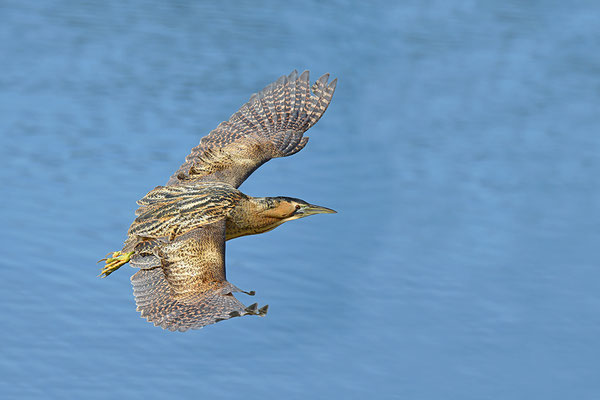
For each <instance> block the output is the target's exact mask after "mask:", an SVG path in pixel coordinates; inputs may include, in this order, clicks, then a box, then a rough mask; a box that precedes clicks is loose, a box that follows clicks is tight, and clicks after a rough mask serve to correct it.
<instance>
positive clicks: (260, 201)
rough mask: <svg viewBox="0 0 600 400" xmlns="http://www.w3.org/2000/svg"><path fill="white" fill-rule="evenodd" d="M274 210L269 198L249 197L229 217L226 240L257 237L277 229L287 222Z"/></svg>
mask: <svg viewBox="0 0 600 400" xmlns="http://www.w3.org/2000/svg"><path fill="white" fill-rule="evenodd" d="M272 210H273V204H272V200H271V199H270V198H269V197H248V198H247V199H244V200H243V201H240V202H239V203H238V204H236V206H235V207H234V209H233V210H232V211H231V212H230V214H229V216H228V217H227V223H226V227H225V239H226V240H229V239H234V238H237V237H241V236H247V235H257V234H259V233H264V232H268V231H270V230H273V229H275V228H277V227H278V226H279V225H281V224H282V223H283V222H285V220H283V219H282V218H279V217H278V214H277V212H272Z"/></svg>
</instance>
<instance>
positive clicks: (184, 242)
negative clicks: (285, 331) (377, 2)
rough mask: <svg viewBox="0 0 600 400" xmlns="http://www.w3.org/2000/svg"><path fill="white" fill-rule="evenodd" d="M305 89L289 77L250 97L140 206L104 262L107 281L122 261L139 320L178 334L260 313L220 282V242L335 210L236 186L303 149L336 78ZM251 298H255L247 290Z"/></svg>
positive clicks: (303, 81) (303, 78) (303, 80)
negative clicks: (272, 162)
mask: <svg viewBox="0 0 600 400" xmlns="http://www.w3.org/2000/svg"><path fill="white" fill-rule="evenodd" d="M327 80H328V75H324V76H323V77H321V78H320V79H319V80H317V82H316V83H315V84H314V85H313V86H312V88H310V87H309V85H308V71H305V72H304V73H303V74H301V75H300V76H298V74H297V72H296V71H294V72H292V74H290V75H289V76H287V77H286V76H283V77H281V78H280V79H279V80H278V81H277V82H274V83H272V84H271V85H268V86H267V87H266V88H265V89H264V90H263V91H261V92H259V93H257V94H255V95H253V96H252V97H251V98H250V101H249V102H248V103H246V104H245V105H244V106H242V108H240V110H239V111H238V112H237V113H235V114H233V115H232V116H231V118H230V119H229V120H228V121H225V122H223V123H221V124H220V125H219V126H218V127H217V128H216V129H215V130H213V131H212V132H211V133H209V134H208V135H207V136H205V137H204V138H202V140H201V141H200V144H199V145H198V146H196V147H195V148H193V149H192V152H191V154H190V155H189V156H188V157H187V158H186V160H185V162H184V163H183V165H182V166H181V167H180V168H179V170H178V171H176V172H175V174H173V176H171V178H170V179H169V181H168V182H167V185H166V186H158V187H156V188H155V189H153V190H151V191H150V192H148V194H146V196H144V197H143V198H142V199H140V200H139V201H138V205H139V206H140V207H139V208H138V209H137V210H136V213H135V214H136V218H135V220H134V221H133V223H132V224H131V226H130V228H129V231H128V238H127V240H126V241H125V243H124V246H123V248H122V250H121V251H119V252H114V253H112V255H111V256H110V257H108V258H107V259H105V261H106V265H105V267H104V269H103V270H102V274H104V276H108V275H109V274H111V273H112V272H114V271H115V270H116V269H118V268H119V267H121V266H122V265H123V264H125V263H127V262H129V264H130V265H131V266H132V267H134V268H139V271H138V272H136V273H135V274H134V275H133V277H132V278H131V281H132V284H133V289H134V295H135V297H136V303H137V308H138V311H140V312H141V314H142V317H144V318H146V319H148V320H149V321H150V322H153V323H154V324H155V325H157V326H161V327H163V328H166V329H170V330H180V331H185V330H187V329H190V328H192V329H197V328H201V327H203V326H205V325H208V324H211V323H214V322H218V321H221V320H224V319H229V318H231V317H236V316H242V315H261V316H262V315H265V314H266V312H267V306H265V307H263V308H260V309H258V307H257V305H256V304H253V305H251V306H249V307H245V306H244V305H243V304H242V303H240V302H239V301H238V300H237V299H236V298H235V297H234V296H233V293H234V292H243V291H242V290H240V289H238V288H237V287H235V286H234V285H232V284H231V283H229V282H228V281H227V280H226V276H225V242H226V241H227V240H230V239H234V238H237V237H241V236H246V235H254V234H259V233H264V232H267V231H270V230H272V229H274V228H276V227H277V226H279V225H281V224H282V223H284V222H287V221H291V220H294V219H298V218H302V217H305V216H308V215H313V214H319V213H334V212H335V211H333V210H331V209H328V208H325V207H320V206H315V205H312V204H309V203H307V202H305V201H304V200H300V199H295V198H291V197H251V196H247V195H245V194H244V193H242V192H241V191H239V190H238V189H237V188H238V187H239V185H240V184H241V183H242V182H243V181H244V180H245V179H246V178H247V177H248V176H249V175H250V174H251V173H252V172H253V171H255V170H256V169H257V168H258V167H260V166H261V165H262V164H264V163H265V162H267V161H269V160H270V159H272V158H277V157H286V156H289V155H292V154H295V153H296V152H298V151H300V150H302V148H304V146H305V145H306V143H307V141H308V138H307V137H304V136H303V133H304V132H305V131H306V130H307V129H309V128H310V127H311V126H312V125H313V124H314V123H316V122H317V121H318V119H319V118H320V117H321V115H322V114H323V113H324V112H325V110H326V108H327V106H328V104H329V102H330V101H331V98H332V95H333V92H334V90H335V84H336V80H334V81H333V82H331V83H330V84H329V85H327ZM244 293H247V294H253V292H244Z"/></svg>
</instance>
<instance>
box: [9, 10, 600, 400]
mask: <svg viewBox="0 0 600 400" xmlns="http://www.w3.org/2000/svg"><path fill="white" fill-rule="evenodd" d="M0 53H1V57H0V72H1V73H0V135H1V141H2V142H1V147H0V160H1V161H0V163H1V168H0V179H1V182H2V191H1V195H0V206H1V207H0V218H1V219H0V221H1V225H2V229H1V230H0V243H1V248H2V257H1V260H0V266H1V269H0V302H1V303H0V304H1V307H0V318H1V320H2V329H1V330H0V343H1V344H0V392H1V393H2V395H1V397H2V398H6V399H9V398H10V399H12V398H19V399H32V398H45V399H50V398H81V399H104V398H126V399H154V398H157V399H158V398H174V397H177V398H180V399H188V398H190V399H191V398H211V399H230V398H234V396H235V397H238V398H249V399H253V398H285V399H311V398H344V399H364V398H368V397H373V398H381V399H388V398H389V399H395V398H398V399H400V398H401V399H436V400H437V399H567V398H569V399H579V400H583V399H598V398H599V396H600V380H599V379H598V365H599V364H598V360H599V359H600V290H599V289H600V270H599V268H598V267H599V261H600V258H599V253H598V244H599V241H600V233H599V232H600V230H599V228H600V226H599V224H600V219H599V217H600V212H599V211H600V210H599V205H600V189H599V186H598V183H599V181H598V177H599V176H600V160H599V152H600V3H598V2H597V1H587V2H586V1H575V2H554V1H528V2H523V1H516V0H509V1H488V2H474V1H446V0H443V1H442V0H438V1H405V2H391V1H369V2H343V1H330V2H329V1H328V2H322V1H307V2H300V3H293V4H291V3H289V2H260V1H259V2H257V1H239V2H213V1H202V2H191V1H169V2H165V1H122V2H116V1H115V2H93V1H85V2H82V1H74V0H73V1H39V2H23V1H16V0H4V1H2V2H1V3H0ZM295 68H297V69H298V70H300V71H302V70H303V69H310V70H311V72H312V75H311V80H314V79H316V78H317V77H319V76H320V75H321V74H323V73H326V72H330V73H331V74H332V76H333V77H337V78H339V83H338V89H337V92H336V93H335V96H334V99H333V102H332V105H331V107H330V108H329V110H328V111H327V112H326V114H325V116H324V117H323V119H322V120H321V121H320V122H319V123H318V124H317V125H316V126H315V127H314V128H313V129H311V131H310V132H309V133H308V136H310V137H311V141H310V143H309V145H308V146H307V148H306V149H305V150H304V151H302V152H300V153H298V154H297V155H295V156H293V157H290V158H287V159H279V160H274V161H272V162H270V163H269V164H267V165H265V166H264V167H262V168H261V169H260V170H259V171H257V173H255V174H254V175H253V176H252V177H251V179H249V180H248V181H247V182H246V183H244V185H243V186H242V187H241V189H242V190H243V191H244V192H246V193H248V194H250V195H257V196H261V195H287V196H293V197H300V198H303V199H305V200H308V201H310V202H313V203H316V204H322V205H324V206H328V207H332V208H335V209H337V210H338V211H339V214H337V215H323V216H316V217H311V218H307V219H305V220H301V221H297V222H293V223H290V224H286V225H284V226H282V227H280V228H278V229H277V230H275V231H273V232H270V233H267V234H265V235H260V236H256V237H248V238H242V239H237V240H234V241H232V242H229V243H228V249H227V264H228V271H227V275H228V278H229V280H230V281H231V282H233V283H234V284H235V285H237V286H239V287H241V288H244V289H247V290H256V292H257V295H256V296H255V297H254V298H247V297H243V296H242V297H241V299H242V300H243V301H245V302H246V304H249V303H250V302H254V301H258V302H259V304H265V303H268V304H270V306H271V308H270V311H269V314H268V316H267V317H266V318H248V317H246V318H238V319H234V320H231V321H227V322H223V323H219V324H216V325H213V326H209V327H207V328H205V329H202V330H200V331H191V332H187V333H185V334H181V333H171V332H167V331H163V330H161V329H159V328H156V327H153V326H152V325H151V324H148V323H147V322H146V321H145V320H143V319H141V318H139V316H138V314H137V313H136V311H135V304H134V300H133V296H132V292H131V287H130V282H129V277H130V276H131V274H133V272H135V271H134V270H132V269H131V268H128V267H127V268H122V269H121V270H119V271H118V272H117V273H115V274H113V275H112V276H110V277H109V278H108V279H104V280H101V279H98V278H97V274H98V272H99V267H100V266H99V265H97V264H96V261H97V260H98V259H100V258H102V257H103V256H104V255H105V254H106V253H107V252H109V251H112V250H117V249H120V247H121V243H122V241H123V240H124V238H125V234H126V231H127V228H128V226H129V224H130V222H131V220H132V219H133V217H134V215H133V212H134V210H135V208H136V205H135V201H136V200H137V199H139V198H141V197H142V196H143V195H144V194H145V193H146V192H147V191H148V190H150V189H152V188H153V187H155V186H157V185H161V184H164V183H165V182H166V180H167V179H168V177H169V175H170V174H171V173H172V172H173V171H174V170H175V169H176V168H177V167H178V166H179V165H180V163H181V162H182V161H183V159H184V157H185V156H186V155H187V154H188V152H189V149H190V148H191V147H193V146H195V145H196V144H197V143H198V141H199V140H200V138H201V137H202V136H203V135H205V134H206V133H208V132H209V131H210V130H211V129H213V128H214V127H216V126H217V124H218V123H219V122H221V121H222V120H225V119H227V118H228V117H229V115H231V114H232V113H233V112H235V111H236V110H237V108H238V107H239V106H240V105H242V104H243V103H244V102H245V101H246V100H247V99H248V98H249V96H250V95H251V94H252V93H253V92H256V91H258V90H260V89H261V88H262V87H264V86H265V85H266V84H268V83H270V82H271V81H274V80H275V79H277V77H279V76H280V75H283V74H288V73H289V72H290V71H292V70H293V69H295Z"/></svg>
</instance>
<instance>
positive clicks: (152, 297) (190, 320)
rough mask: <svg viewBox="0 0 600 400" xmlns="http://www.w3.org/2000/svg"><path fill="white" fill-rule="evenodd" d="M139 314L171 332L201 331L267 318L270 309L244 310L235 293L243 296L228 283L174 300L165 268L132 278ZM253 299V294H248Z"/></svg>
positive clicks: (140, 272) (139, 272)
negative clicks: (229, 322) (238, 320)
mask: <svg viewBox="0 0 600 400" xmlns="http://www.w3.org/2000/svg"><path fill="white" fill-rule="evenodd" d="M131 283H132V285H133V294H134V296H135V302H136V304H137V311H139V312H140V313H141V316H142V317H143V318H145V319H147V320H148V322H152V323H153V324H154V325H155V326H160V327H161V328H163V329H169V330H171V331H181V332H183V331H187V330H188V329H200V328H202V327H203V326H206V325H210V324H214V323H216V322H219V321H223V320H226V319H230V318H233V317H241V316H244V315H259V316H264V315H265V314H266V313H267V310H268V306H264V307H262V308H260V309H259V308H258V306H257V305H256V303H254V304H252V305H251V306H248V307H246V306H244V305H243V304H242V303H241V302H239V301H238V300H237V299H236V298H235V297H234V296H233V292H241V291H242V290H240V289H238V288H237V287H235V286H234V285H232V284H231V283H229V282H227V281H222V282H215V283H214V285H213V286H212V287H210V288H209V289H206V290H204V291H202V292H198V293H195V294H194V295H191V296H188V297H186V298H185V299H181V298H175V297H174V296H173V293H172V290H171V288H170V287H169V283H168V282H167V279H166V277H165V274H164V272H163V270H162V268H159V267H154V268H152V269H141V270H139V271H138V272H136V273H135V274H134V275H133V276H132V277H131ZM247 294H250V295H253V294H254V292H250V293H247Z"/></svg>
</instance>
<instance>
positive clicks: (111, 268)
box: [98, 251, 133, 278]
mask: <svg viewBox="0 0 600 400" xmlns="http://www.w3.org/2000/svg"><path fill="white" fill-rule="evenodd" d="M132 254H133V251H131V252H129V253H121V252H120V251H115V252H113V253H108V254H107V255H106V258H103V259H102V260H100V261H98V262H101V261H104V264H105V265H104V268H102V271H101V272H100V275H98V276H100V277H102V278H106V277H107V276H108V275H110V274H112V273H113V272H115V271H116V270H118V269H119V268H121V266H123V265H125V264H127V263H128V262H129V260H130V259H131V255H132Z"/></svg>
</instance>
